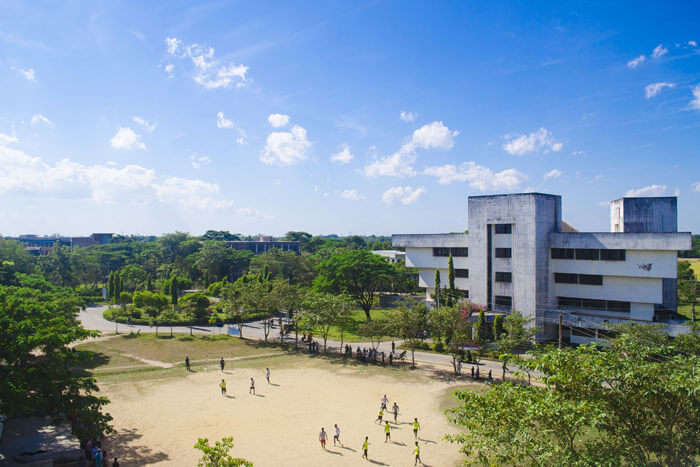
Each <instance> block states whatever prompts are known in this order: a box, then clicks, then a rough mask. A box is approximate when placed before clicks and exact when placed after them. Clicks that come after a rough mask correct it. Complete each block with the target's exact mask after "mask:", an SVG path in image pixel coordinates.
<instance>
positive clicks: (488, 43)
mask: <svg viewBox="0 0 700 467" xmlns="http://www.w3.org/2000/svg"><path fill="white" fill-rule="evenodd" d="M564 3H565V5H564V4H563V3H562V2H551V3H547V2H512V1H509V2H500V3H498V2H469V3H467V2H407V1H395V2H389V1H386V2H384V1H376V2H362V1H353V2H331V1H322V2H311V1H304V2H225V1H219V2H174V1H171V2H116V1H109V2H99V1H91V2H78V1H76V2H26V3H21V2H0V197H1V198H0V199H2V201H3V202H2V203H0V219H2V222H0V233H1V234H3V235H16V234H21V233H38V234H52V233H63V234H68V235H82V234H88V233H90V232H97V231H106V232H116V233H125V234H137V233H140V234H161V233H164V232H171V231H175V230H180V231H187V232H190V233H192V234H201V233H203V232H204V231H205V230H207V229H224V230H230V231H232V232H240V233H245V234H255V233H268V234H275V235H279V234H283V233H284V232H286V231H288V230H305V231H308V232H311V233H314V234H329V233H337V234H343V235H346V234H371V233H374V234H391V233H419V232H449V231H461V230H464V229H466V228H467V209H466V207H467V206H466V199H467V196H469V195H478V194H484V193H509V192H523V191H539V192H546V193H555V194H561V195H562V197H563V217H564V219H566V220H567V221H569V222H570V223H571V224H573V225H574V226H576V227H578V228H579V229H581V230H594V231H607V230H608V229H609V213H608V206H607V204H606V202H607V201H609V200H612V199H615V198H619V197H621V196H625V195H641V196H655V195H668V196H673V195H676V196H678V204H679V229H680V230H683V231H694V232H699V231H700V216H699V214H700V209H699V208H698V206H700V158H699V157H698V155H699V154H698V153H699V152H700V145H699V144H698V143H700V47H699V46H698V44H699V43H700V28H698V24H699V23H698V18H700V5H699V4H697V3H696V2H675V3H674V2H664V3H656V4H652V3H639V2H634V3H633V2H629V3H618V4H615V5H612V6H611V5H609V2H597V3H594V2H582V3H580V4H575V3H569V2H564Z"/></svg>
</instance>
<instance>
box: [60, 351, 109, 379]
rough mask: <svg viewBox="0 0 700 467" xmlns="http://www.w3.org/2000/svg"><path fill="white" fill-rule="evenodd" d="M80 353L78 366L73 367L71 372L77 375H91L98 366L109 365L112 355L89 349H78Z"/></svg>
mask: <svg viewBox="0 0 700 467" xmlns="http://www.w3.org/2000/svg"><path fill="white" fill-rule="evenodd" d="M77 352H78V354H79V359H80V360H79V361H78V363H77V365H76V366H74V367H72V368H71V369H70V370H71V373H72V374H73V375H75V376H80V377H85V376H91V375H92V372H91V371H90V370H93V369H95V368H97V367H100V366H103V365H107V364H108V363H109V362H110V360H111V357H110V356H109V355H107V354H105V353H102V352H88V351H84V350H83V351H80V350H78V351H77Z"/></svg>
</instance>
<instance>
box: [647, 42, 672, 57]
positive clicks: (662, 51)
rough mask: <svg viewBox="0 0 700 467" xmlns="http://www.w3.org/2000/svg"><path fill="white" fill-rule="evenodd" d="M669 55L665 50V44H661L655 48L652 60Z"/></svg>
mask: <svg viewBox="0 0 700 467" xmlns="http://www.w3.org/2000/svg"><path fill="white" fill-rule="evenodd" d="M667 53H668V49H665V48H664V45H663V44H659V45H658V46H656V47H655V48H654V51H653V52H652V53H651V58H661V57H663V56H664V55H666V54H667Z"/></svg>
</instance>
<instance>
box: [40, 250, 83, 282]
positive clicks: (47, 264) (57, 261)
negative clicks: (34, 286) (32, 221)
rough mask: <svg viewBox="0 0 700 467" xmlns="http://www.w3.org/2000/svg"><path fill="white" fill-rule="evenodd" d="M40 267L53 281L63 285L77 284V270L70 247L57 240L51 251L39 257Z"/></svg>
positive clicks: (45, 275)
mask: <svg viewBox="0 0 700 467" xmlns="http://www.w3.org/2000/svg"><path fill="white" fill-rule="evenodd" d="M39 267H40V268H41V271H42V273H43V275H44V277H46V278H47V279H48V280H49V281H51V283H53V284H54V285H60V286H62V287H74V286H75V283H76V281H75V274H74V273H75V271H74V269H73V261H72V258H71V251H70V247H67V246H65V245H61V244H60V243H59V242H56V243H55V244H54V246H53V248H51V251H50V252H49V253H48V254H47V255H46V256H42V257H41V258H39Z"/></svg>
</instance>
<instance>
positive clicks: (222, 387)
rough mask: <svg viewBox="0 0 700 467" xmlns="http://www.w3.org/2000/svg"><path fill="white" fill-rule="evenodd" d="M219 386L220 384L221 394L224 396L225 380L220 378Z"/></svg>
mask: <svg viewBox="0 0 700 467" xmlns="http://www.w3.org/2000/svg"><path fill="white" fill-rule="evenodd" d="M219 386H221V395H222V396H225V395H226V381H224V380H223V379H222V380H221V384H220V385H219Z"/></svg>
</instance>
